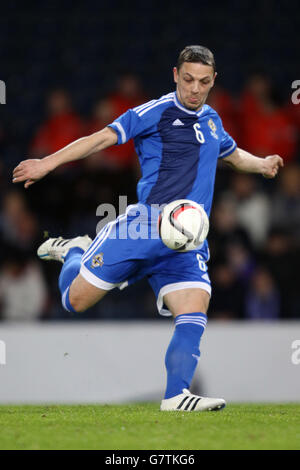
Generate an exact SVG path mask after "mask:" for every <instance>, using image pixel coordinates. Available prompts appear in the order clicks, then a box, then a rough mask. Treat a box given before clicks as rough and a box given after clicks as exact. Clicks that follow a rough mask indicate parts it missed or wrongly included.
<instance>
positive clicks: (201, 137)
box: [193, 122, 205, 144]
mask: <svg viewBox="0 0 300 470" xmlns="http://www.w3.org/2000/svg"><path fill="white" fill-rule="evenodd" d="M193 128H194V130H195V134H196V139H197V140H198V142H200V144H204V142H205V139H204V135H203V132H201V131H200V124H199V122H196V124H194V125H193Z"/></svg>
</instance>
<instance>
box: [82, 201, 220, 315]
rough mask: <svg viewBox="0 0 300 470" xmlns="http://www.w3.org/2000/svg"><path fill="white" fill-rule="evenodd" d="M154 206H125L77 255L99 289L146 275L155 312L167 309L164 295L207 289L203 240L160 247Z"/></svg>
mask: <svg viewBox="0 0 300 470" xmlns="http://www.w3.org/2000/svg"><path fill="white" fill-rule="evenodd" d="M159 212H160V211H159V209H156V208H153V207H150V206H148V205H145V204H135V205H131V206H128V207H127V210H126V213H125V214H123V215H120V216H119V217H118V218H117V219H116V220H115V221H113V222H109V223H108V224H107V225H106V226H105V227H103V228H102V230H101V231H99V233H98V234H97V236H96V238H95V239H94V241H93V242H92V244H91V245H90V247H89V248H88V250H86V252H85V253H84V254H83V256H82V262H81V268H80V274H81V275H82V276H83V277H84V279H85V280H86V281H87V282H89V283H90V284H92V285H94V286H96V287H98V288H100V289H104V290H111V289H113V288H115V287H119V289H123V288H125V287H127V286H128V285H129V284H133V283H134V282H136V281H138V280H139V279H142V278H144V277H147V279H148V282H149V283H150V285H151V287H152V289H153V291H154V293H155V295H156V299H157V308H158V311H159V313H160V314H161V315H165V316H170V315H171V313H170V312H169V310H168V309H167V307H166V306H165V305H164V302H163V298H164V295H166V294H168V293H169V292H174V291H176V290H180V289H186V288H200V289H203V290H205V291H206V292H208V294H209V295H211V284H210V279H209V276H208V273H207V266H206V261H207V260H208V256H209V254H208V246H207V242H204V245H202V246H201V247H200V248H199V249H197V250H193V251H188V252H184V253H180V252H177V251H174V250H171V249H170V248H168V247H166V246H165V245H164V244H163V242H162V241H161V239H160V237H159V234H158V216H159Z"/></svg>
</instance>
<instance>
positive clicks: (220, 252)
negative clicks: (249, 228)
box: [208, 198, 252, 263]
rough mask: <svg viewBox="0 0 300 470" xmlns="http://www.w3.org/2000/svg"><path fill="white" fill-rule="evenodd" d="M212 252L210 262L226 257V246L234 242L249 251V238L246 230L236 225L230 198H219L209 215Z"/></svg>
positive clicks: (235, 216)
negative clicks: (210, 215)
mask: <svg viewBox="0 0 300 470" xmlns="http://www.w3.org/2000/svg"><path fill="white" fill-rule="evenodd" d="M208 241H209V246H210V250H211V253H212V256H211V259H212V263H218V262H219V261H223V260H225V259H228V248H229V246H230V245H232V244H234V243H239V244H240V245H242V246H244V247H245V248H247V250H250V251H251V248H252V245H251V240H250V237H249V235H248V234H247V232H246V231H245V230H244V229H243V228H242V227H240V226H239V225H238V222H237V214H236V207H235V204H233V203H232V202H231V201H230V200H226V199H224V198H223V199H222V198H221V199H220V200H219V201H218V202H217V203H216V205H215V207H214V209H213V211H212V217H211V228H210V232H209V236H208Z"/></svg>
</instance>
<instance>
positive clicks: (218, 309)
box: [208, 263, 244, 320]
mask: <svg viewBox="0 0 300 470" xmlns="http://www.w3.org/2000/svg"><path fill="white" fill-rule="evenodd" d="M211 278H212V283H213V295H212V297H211V303H210V307H209V313H208V315H209V318H215V319H219V320H231V319H238V318H242V317H243V296H244V289H243V285H242V284H241V282H240V281H239V280H238V278H237V276H236V274H235V273H234V271H233V269H232V268H231V267H230V266H228V265H227V264H225V263H220V264H218V265H217V266H216V267H215V268H213V269H212V271H211Z"/></svg>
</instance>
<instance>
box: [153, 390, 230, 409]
mask: <svg viewBox="0 0 300 470" xmlns="http://www.w3.org/2000/svg"><path fill="white" fill-rule="evenodd" d="M224 406H226V401H225V400H223V398H207V397H199V396H198V395H193V394H192V393H191V392H190V391H189V390H187V389H186V388H184V389H183V390H182V393H180V394H179V395H176V396H175V397H172V398H167V399H166V400H162V402H161V405H160V410H161V411H219V410H221V409H222V408H224Z"/></svg>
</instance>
